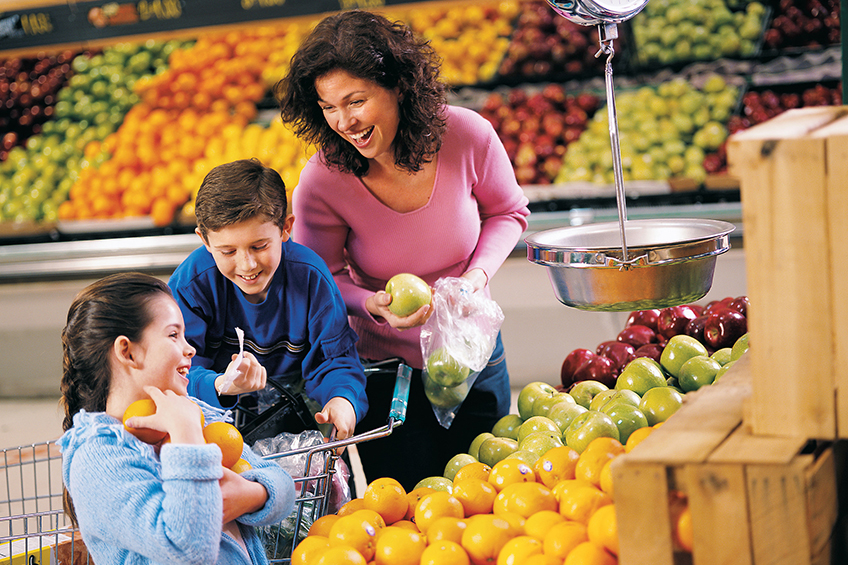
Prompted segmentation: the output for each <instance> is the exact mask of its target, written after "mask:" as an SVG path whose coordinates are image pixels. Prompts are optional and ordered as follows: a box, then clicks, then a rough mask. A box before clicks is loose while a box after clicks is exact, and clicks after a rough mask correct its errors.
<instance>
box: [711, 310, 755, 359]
mask: <svg viewBox="0 0 848 565" xmlns="http://www.w3.org/2000/svg"><path fill="white" fill-rule="evenodd" d="M747 332H748V319H747V318H745V316H743V315H742V314H740V313H739V312H737V311H736V310H731V309H730V308H722V309H719V310H715V311H714V312H713V313H712V314H710V316H709V318H707V322H706V324H705V325H704V339H705V341H706V343H707V345H708V346H710V347H712V348H713V349H721V348H722V347H732V346H733V344H734V343H735V342H736V340H737V339H739V338H740V337H742V336H743V335H744V334H745V333H747Z"/></svg>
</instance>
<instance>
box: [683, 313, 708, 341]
mask: <svg viewBox="0 0 848 565" xmlns="http://www.w3.org/2000/svg"><path fill="white" fill-rule="evenodd" d="M707 318H709V316H698V317H697V318H694V319H692V320H689V323H688V324H686V328H685V329H684V330H683V333H685V334H686V335H690V336H692V337H694V338H695V339H697V340H698V341H700V342H701V343H706V341H704V324H706V323H707Z"/></svg>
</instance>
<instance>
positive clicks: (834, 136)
mask: <svg viewBox="0 0 848 565" xmlns="http://www.w3.org/2000/svg"><path fill="white" fill-rule="evenodd" d="M727 153H728V162H729V171H730V174H731V175H732V176H734V177H735V178H738V179H739V181H740V187H741V195H742V216H743V223H744V229H745V233H744V238H745V243H744V245H745V252H746V257H747V261H746V271H747V280H748V296H749V298H750V300H751V306H750V308H749V312H748V328H749V332H750V335H751V351H750V355H751V356H752V359H751V365H752V369H751V370H752V375H753V390H752V401H751V411H750V417H749V418H746V423H749V424H750V426H751V428H752V430H753V432H754V433H755V434H757V435H784V436H798V437H802V438H818V439H835V438H843V439H844V438H848V256H846V250H848V106H831V107H813V108H803V109H798V110H791V111H788V112H785V113H783V114H780V115H779V116H777V117H775V118H773V119H772V120H770V121H767V122H764V123H762V124H760V125H757V126H755V127H753V128H750V129H748V130H745V131H743V132H739V133H737V134H735V135H734V136H732V137H731V138H730V140H729V143H728V149H727ZM774 406H780V407H781V409H780V410H775V409H774Z"/></svg>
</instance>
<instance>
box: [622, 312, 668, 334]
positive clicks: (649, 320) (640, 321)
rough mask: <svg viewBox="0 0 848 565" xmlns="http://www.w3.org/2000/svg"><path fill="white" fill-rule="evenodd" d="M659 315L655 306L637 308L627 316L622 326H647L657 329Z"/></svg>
mask: <svg viewBox="0 0 848 565" xmlns="http://www.w3.org/2000/svg"><path fill="white" fill-rule="evenodd" d="M659 315H660V311H659V309H657V308H654V309H653V310H638V311H636V312H631V313H630V316H629V317H628V318H627V322H626V323H625V324H624V327H625V328H629V327H630V326H648V327H649V328H651V329H652V330H654V331H657V318H658V317H659Z"/></svg>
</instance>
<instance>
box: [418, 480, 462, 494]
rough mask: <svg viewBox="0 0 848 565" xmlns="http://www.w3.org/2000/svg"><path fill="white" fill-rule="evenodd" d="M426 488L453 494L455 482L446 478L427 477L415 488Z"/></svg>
mask: <svg viewBox="0 0 848 565" xmlns="http://www.w3.org/2000/svg"><path fill="white" fill-rule="evenodd" d="M424 487H429V488H431V489H433V490H440V491H444V492H447V493H451V492H453V481H451V480H450V479H448V478H446V477H425V478H423V479H421V480H420V481H418V482H417V483H416V484H415V487H414V488H424Z"/></svg>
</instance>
